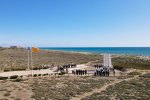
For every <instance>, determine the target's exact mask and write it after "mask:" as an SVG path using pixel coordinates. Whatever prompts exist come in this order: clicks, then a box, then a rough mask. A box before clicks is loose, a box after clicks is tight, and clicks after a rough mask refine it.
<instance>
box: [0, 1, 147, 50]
mask: <svg viewBox="0 0 150 100" xmlns="http://www.w3.org/2000/svg"><path fill="white" fill-rule="evenodd" d="M9 45H21V46H39V47H95V46H96V47H130V46H134V47H136V46H140V47H141V46H150V0H0V46H9Z"/></svg>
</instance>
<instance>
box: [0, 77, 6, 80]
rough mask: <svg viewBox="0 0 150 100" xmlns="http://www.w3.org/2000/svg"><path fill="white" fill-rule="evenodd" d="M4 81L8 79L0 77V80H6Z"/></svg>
mask: <svg viewBox="0 0 150 100" xmlns="http://www.w3.org/2000/svg"><path fill="white" fill-rule="evenodd" d="M6 79H8V77H2V76H0V80H6Z"/></svg>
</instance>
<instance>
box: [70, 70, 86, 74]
mask: <svg viewBox="0 0 150 100" xmlns="http://www.w3.org/2000/svg"><path fill="white" fill-rule="evenodd" d="M72 74H74V75H87V70H81V69H79V70H72Z"/></svg>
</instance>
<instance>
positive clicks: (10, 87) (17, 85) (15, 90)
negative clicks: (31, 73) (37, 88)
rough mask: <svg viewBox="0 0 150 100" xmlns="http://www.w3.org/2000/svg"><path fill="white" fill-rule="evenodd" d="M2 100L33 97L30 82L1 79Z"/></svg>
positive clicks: (25, 99)
mask: <svg viewBox="0 0 150 100" xmlns="http://www.w3.org/2000/svg"><path fill="white" fill-rule="evenodd" d="M0 84H1V85H0V100H5V99H7V100H17V99H18V100H22V99H24V100H27V99H30V98H31V95H32V91H31V89H30V87H29V84H28V82H27V83H24V81H20V82H14V81H9V80H4V81H0Z"/></svg>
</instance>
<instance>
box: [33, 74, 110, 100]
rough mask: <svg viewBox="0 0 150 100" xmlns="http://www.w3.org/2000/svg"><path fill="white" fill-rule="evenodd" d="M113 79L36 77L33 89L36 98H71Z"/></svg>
mask: <svg viewBox="0 0 150 100" xmlns="http://www.w3.org/2000/svg"><path fill="white" fill-rule="evenodd" d="M111 81H112V80H109V79H103V78H100V77H95V78H92V77H67V76H59V77H52V78H51V79H49V78H41V79H39V78H35V79H34V80H33V82H32V85H31V86H32V89H33V92H34V94H35V96H34V98H35V99H36V100H41V99H46V100H48V99H52V100H69V99H70V98H71V97H75V96H77V95H81V94H83V93H85V92H90V91H92V89H95V88H100V87H102V86H103V85H104V84H106V83H110V82H111Z"/></svg>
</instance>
